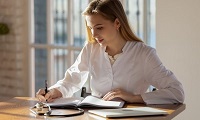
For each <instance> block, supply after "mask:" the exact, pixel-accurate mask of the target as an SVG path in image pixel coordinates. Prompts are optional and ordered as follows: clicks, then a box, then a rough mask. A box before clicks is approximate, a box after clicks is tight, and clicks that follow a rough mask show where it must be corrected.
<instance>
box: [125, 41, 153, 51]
mask: <svg viewBox="0 0 200 120" xmlns="http://www.w3.org/2000/svg"><path fill="white" fill-rule="evenodd" d="M128 47H129V49H134V50H136V51H143V52H145V51H146V52H147V51H154V50H155V48H153V47H151V46H149V45H147V44H145V43H144V42H137V41H128Z"/></svg>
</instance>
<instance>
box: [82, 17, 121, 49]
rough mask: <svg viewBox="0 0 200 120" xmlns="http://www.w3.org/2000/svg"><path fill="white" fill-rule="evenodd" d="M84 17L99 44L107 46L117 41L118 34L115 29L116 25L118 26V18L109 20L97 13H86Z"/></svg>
mask: <svg viewBox="0 0 200 120" xmlns="http://www.w3.org/2000/svg"><path fill="white" fill-rule="evenodd" d="M85 19H86V24H87V26H88V27H89V28H90V30H91V33H92V36H93V37H94V38H95V40H96V41H97V42H98V43H99V44H100V45H102V46H109V45H111V44H112V43H113V42H115V41H117V38H118V35H119V32H118V31H117V27H118V26H119V25H118V24H119V22H118V19H116V20H115V22H111V21H109V20H107V19H105V18H103V17H102V16H101V15H98V14H94V15H87V16H86V18H85Z"/></svg>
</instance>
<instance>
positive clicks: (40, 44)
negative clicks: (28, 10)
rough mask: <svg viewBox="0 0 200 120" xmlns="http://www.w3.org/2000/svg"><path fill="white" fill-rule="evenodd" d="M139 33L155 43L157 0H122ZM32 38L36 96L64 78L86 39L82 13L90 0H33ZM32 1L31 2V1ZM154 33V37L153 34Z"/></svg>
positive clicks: (32, 74) (31, 55)
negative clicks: (46, 87) (46, 85)
mask: <svg viewBox="0 0 200 120" xmlns="http://www.w3.org/2000/svg"><path fill="white" fill-rule="evenodd" d="M120 1H121V2H122V4H123V5H124V8H125V11H126V13H127V15H128V18H129V21H130V24H131V25H133V28H134V31H135V32H136V34H137V35H138V36H139V37H140V38H141V39H143V40H144V41H146V42H147V43H148V44H152V43H153V42H152V41H155V24H154V22H155V14H154V13H155V0H149V1H146V0H120ZM31 3H32V4H33V6H32V7H33V8H34V9H33V11H32V13H33V14H32V17H31V18H32V21H33V22H32V24H33V25H32V26H33V28H31V29H32V31H33V33H32V34H33V36H34V37H33V38H32V41H31V42H30V51H31V53H30V58H31V59H30V60H31V62H30V63H32V65H31V80H32V86H33V87H32V88H31V93H32V94H31V95H32V96H34V95H35V92H36V91H37V90H38V89H39V88H43V87H44V84H45V80H48V83H49V85H53V84H54V83H56V81H58V80H60V79H62V78H63V77H64V74H65V71H66V70H67V68H69V67H70V66H71V65H72V64H73V62H74V61H75V59H76V57H77V56H78V54H79V52H80V50H81V49H82V47H83V45H84V42H85V37H86V36H85V26H84V20H83V17H82V15H81V13H82V11H83V10H84V9H85V8H86V6H87V4H88V3H89V0H32V1H31ZM31 3H30V4H31ZM152 36H153V37H152Z"/></svg>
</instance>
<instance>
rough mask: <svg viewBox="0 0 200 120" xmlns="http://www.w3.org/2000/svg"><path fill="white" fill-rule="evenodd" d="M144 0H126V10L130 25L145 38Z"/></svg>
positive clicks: (138, 34)
mask: <svg viewBox="0 0 200 120" xmlns="http://www.w3.org/2000/svg"><path fill="white" fill-rule="evenodd" d="M143 7H144V6H143V0H126V2H125V12H126V14H127V17H128V20H129V23H130V26H131V27H132V30H133V31H134V32H135V33H136V34H137V36H138V37H140V38H141V39H143V31H144V30H143V12H144V11H143Z"/></svg>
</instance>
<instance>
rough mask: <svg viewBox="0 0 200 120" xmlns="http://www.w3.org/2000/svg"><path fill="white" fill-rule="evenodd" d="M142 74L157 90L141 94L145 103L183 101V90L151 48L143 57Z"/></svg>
mask: <svg viewBox="0 0 200 120" xmlns="http://www.w3.org/2000/svg"><path fill="white" fill-rule="evenodd" d="M144 75H145V80H146V82H149V84H150V85H153V86H154V87H156V88H157V89H158V90H156V91H153V92H147V93H144V94H142V95H141V96H142V98H143V100H144V102H145V103H146V104H173V103H183V102H184V90H183V86H182V84H181V83H180V82H179V81H178V80H177V78H176V77H175V75H174V74H173V72H171V71H170V70H167V69H166V68H165V66H163V64H162V62H161V61H160V59H159V58H158V56H157V54H156V50H155V49H153V48H151V49H150V50H149V51H148V52H147V54H146V58H145V66H144Z"/></svg>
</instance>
